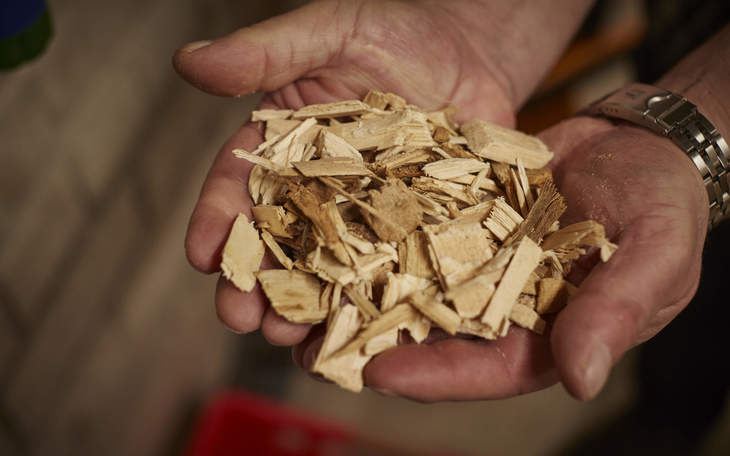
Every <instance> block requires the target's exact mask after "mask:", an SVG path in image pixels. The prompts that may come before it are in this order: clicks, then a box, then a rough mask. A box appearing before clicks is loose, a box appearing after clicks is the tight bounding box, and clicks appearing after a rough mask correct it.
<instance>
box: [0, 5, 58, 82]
mask: <svg viewBox="0 0 730 456" xmlns="http://www.w3.org/2000/svg"><path fill="white" fill-rule="evenodd" d="M51 34H52V27H51V17H50V15H49V13H48V9H47V8H46V2H45V0H0V69H9V68H13V67H16V66H18V65H20V64H21V63H23V62H26V61H28V60H31V59H33V58H35V57H37V56H38V55H40V54H41V53H42V52H43V51H44V50H45V48H46V46H47V45H48V42H49V41H50V39H51Z"/></svg>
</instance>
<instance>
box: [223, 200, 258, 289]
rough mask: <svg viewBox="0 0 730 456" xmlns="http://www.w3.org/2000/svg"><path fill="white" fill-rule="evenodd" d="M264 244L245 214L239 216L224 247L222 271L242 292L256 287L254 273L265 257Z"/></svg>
mask: <svg viewBox="0 0 730 456" xmlns="http://www.w3.org/2000/svg"><path fill="white" fill-rule="evenodd" d="M264 250H265V248H264V243H263V242H262V241H261V239H260V238H259V233H258V231H257V230H256V228H254V226H253V222H249V221H248V218H247V217H246V215H245V214H242V213H241V214H238V216H237V217H236V220H235V221H234V222H233V228H231V233H230V234H229V235H228V240H227V241H226V245H225V246H224V247H223V253H222V261H221V271H222V272H223V277H225V278H226V279H228V280H230V281H231V282H232V283H233V285H235V286H236V288H238V289H239V290H241V291H244V292H249V291H251V290H253V287H254V286H255V285H256V277H255V276H254V273H255V272H256V271H258V270H259V267H260V265H261V260H262V259H263V257H264Z"/></svg>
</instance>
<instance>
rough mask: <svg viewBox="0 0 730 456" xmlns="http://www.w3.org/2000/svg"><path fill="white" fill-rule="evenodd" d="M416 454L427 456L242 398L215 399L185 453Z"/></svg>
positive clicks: (247, 455) (213, 455)
mask: <svg viewBox="0 0 730 456" xmlns="http://www.w3.org/2000/svg"><path fill="white" fill-rule="evenodd" d="M416 454H419V455H421V456H424V455H423V452H414V451H410V450H403V449H397V448H394V447H392V446H390V445H386V444H382V443H379V442H376V441H374V440H371V439H367V438H365V437H363V436H362V435H360V434H358V433H356V432H354V431H352V430H350V429H348V428H346V427H344V426H342V425H338V424H336V423H333V422H330V421H327V420H325V419H322V418H319V417H314V416H312V415H309V414H307V413H305V412H302V411H299V410H295V409H293V408H291V407H288V406H285V405H282V404H279V403H276V402H273V401H270V400H268V399H264V398H262V397H259V396H254V395H251V394H246V393H241V392H231V393H224V394H221V395H220V396H218V397H216V398H214V399H213V401H212V402H211V403H210V404H209V405H208V407H207V408H206V410H205V411H204V412H203V415H202V416H201V418H200V420H199V421H198V423H197V426H196V429H195V431H194V433H193V438H192V441H191V443H190V445H189V447H188V449H187V451H186V453H185V455H186V456H229V455H231V456H233V455H235V456H353V455H358V456H365V455H378V456H395V455H399V456H404V455H406V456H407V455H416ZM440 454H441V455H444V453H440ZM432 456H436V454H435V453H434V454H432Z"/></svg>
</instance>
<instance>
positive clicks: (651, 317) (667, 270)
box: [551, 214, 702, 400]
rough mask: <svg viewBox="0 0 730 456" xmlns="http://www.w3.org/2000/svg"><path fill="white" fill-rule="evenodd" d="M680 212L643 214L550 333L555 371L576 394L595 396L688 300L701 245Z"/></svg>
mask: <svg viewBox="0 0 730 456" xmlns="http://www.w3.org/2000/svg"><path fill="white" fill-rule="evenodd" d="M687 218H688V217H687V216H686V215H684V214H680V215H678V217H675V218H673V220H675V221H676V222H672V221H671V220H672V219H669V218H662V219H658V220H657V219H653V218H652V217H651V216H648V217H645V218H644V219H641V220H639V221H637V222H635V223H634V224H633V225H632V226H631V227H629V228H627V229H626V231H625V232H624V233H623V234H622V236H621V239H620V242H619V248H618V250H617V251H616V253H615V254H614V255H613V257H612V258H611V260H610V261H609V262H608V263H604V264H599V265H597V266H596V267H595V268H594V269H593V271H592V272H591V273H590V274H589V275H588V277H587V278H586V279H585V280H584V281H583V283H582V284H581V286H580V288H579V289H578V292H577V293H576V295H575V297H574V298H573V300H572V301H571V302H570V304H569V305H568V306H567V307H566V308H565V309H563V311H561V313H560V314H559V316H558V318H557V320H556V323H555V326H554V328H553V331H552V339H551V342H552V349H553V356H554V358H555V362H556V366H557V369H558V373H559V375H560V378H561V380H562V381H563V384H564V385H565V387H566V388H567V390H568V391H569V392H570V393H571V394H573V395H574V396H575V397H577V398H579V399H583V400H585V399H590V398H592V397H594V396H595V395H596V394H597V393H598V392H599V391H600V389H601V388H602V387H603V384H604V383H605V381H606V379H607V377H608V374H609V371H610V369H611V367H612V366H613V365H614V364H615V363H616V362H617V361H618V360H619V359H620V358H621V356H622V355H623V354H624V353H625V352H626V351H627V350H629V349H630V348H632V347H633V346H634V345H636V344H638V343H640V342H642V341H644V340H646V339H648V338H649V337H651V336H653V335H654V334H656V333H657V332H658V331H659V330H660V329H661V328H662V327H663V326H664V325H666V324H667V323H668V322H669V321H670V320H671V319H672V318H673V317H674V316H675V315H676V314H677V313H678V312H679V311H680V310H681V309H682V308H683V307H684V306H685V305H686V304H687V302H689V300H690V299H691V297H692V295H693V294H694V291H695V289H696V284H697V281H698V279H699V272H700V271H699V265H700V258H699V255H700V253H694V252H701V251H702V248H701V245H697V243H698V241H697V238H698V236H696V234H695V233H694V230H693V229H692V228H691V225H692V222H691V221H688V220H686V219H687Z"/></svg>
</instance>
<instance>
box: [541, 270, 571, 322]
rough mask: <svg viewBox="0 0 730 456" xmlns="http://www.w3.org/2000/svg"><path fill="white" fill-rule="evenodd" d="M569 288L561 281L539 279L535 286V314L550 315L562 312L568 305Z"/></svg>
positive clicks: (568, 285) (566, 283)
mask: <svg viewBox="0 0 730 456" xmlns="http://www.w3.org/2000/svg"><path fill="white" fill-rule="evenodd" d="M570 286H571V285H570V284H569V283H568V282H567V281H565V280H563V279H553V278H545V279H541V280H540V282H538V285H537V288H538V290H537V307H536V309H535V310H537V313H539V314H550V313H557V312H559V311H560V310H562V308H563V307H565V305H566V304H567V303H568V296H569V289H570Z"/></svg>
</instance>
